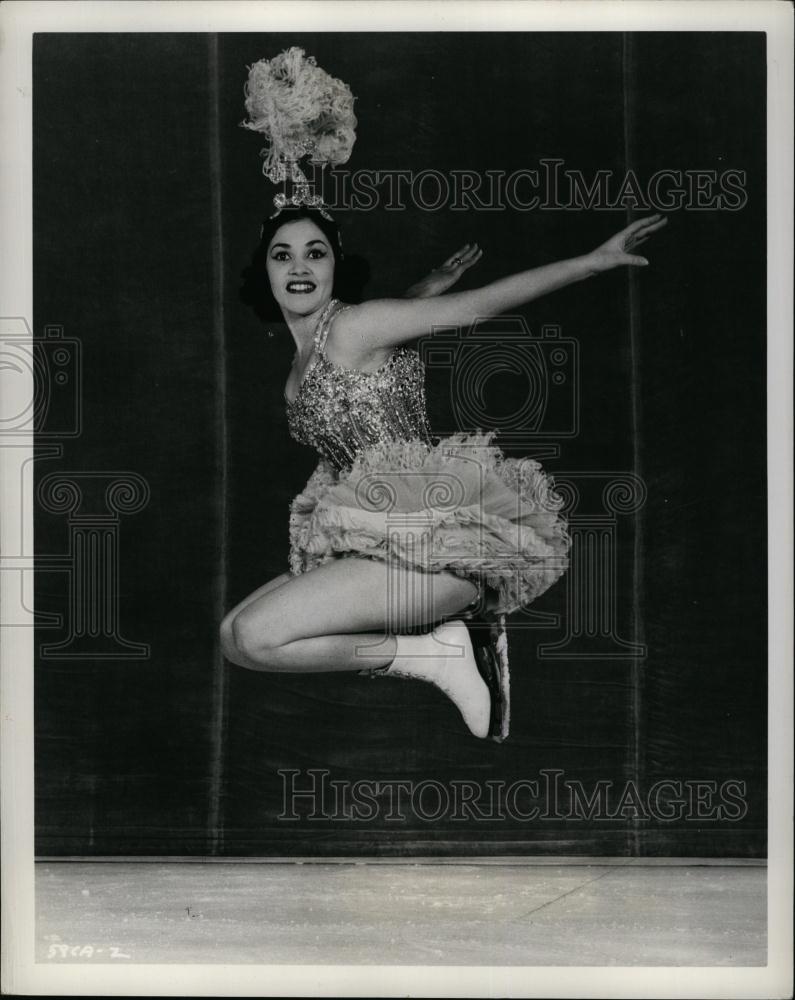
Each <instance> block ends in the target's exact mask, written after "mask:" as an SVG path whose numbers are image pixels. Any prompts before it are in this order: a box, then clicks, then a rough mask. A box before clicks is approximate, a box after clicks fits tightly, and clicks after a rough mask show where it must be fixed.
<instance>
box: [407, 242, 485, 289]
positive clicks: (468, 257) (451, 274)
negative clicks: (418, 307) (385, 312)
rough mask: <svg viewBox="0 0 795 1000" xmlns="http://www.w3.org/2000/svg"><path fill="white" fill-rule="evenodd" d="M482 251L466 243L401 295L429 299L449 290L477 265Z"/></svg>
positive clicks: (472, 244) (475, 245)
mask: <svg viewBox="0 0 795 1000" xmlns="http://www.w3.org/2000/svg"><path fill="white" fill-rule="evenodd" d="M482 256H483V251H482V250H481V249H480V248H479V247H478V245H477V243H467V244H465V245H464V246H462V247H461V249H460V250H457V251H456V252H455V253H454V254H453V255H452V256H451V257H448V258H447V260H446V261H445V262H444V264H442V265H441V267H437V268H436V269H435V270H433V271H431V273H430V274H428V275H426V276H425V277H424V278H422V279H421V280H420V281H418V282H417V283H416V284H414V285H412V286H411V288H409V289H408V290H407V291H406V292H404V294H403V298H404V299H429V298H432V297H433V296H435V295H441V294H442V292H446V291H447V289H448V288H451V287H452V286H453V285H454V284H455V283H456V282H457V281H458V279H459V278H460V277H461V275H462V274H463V273H464V271H466V270H468V269H469V268H470V267H472V265H473V264H477V262H478V261H479V260H480V258H481V257H482Z"/></svg>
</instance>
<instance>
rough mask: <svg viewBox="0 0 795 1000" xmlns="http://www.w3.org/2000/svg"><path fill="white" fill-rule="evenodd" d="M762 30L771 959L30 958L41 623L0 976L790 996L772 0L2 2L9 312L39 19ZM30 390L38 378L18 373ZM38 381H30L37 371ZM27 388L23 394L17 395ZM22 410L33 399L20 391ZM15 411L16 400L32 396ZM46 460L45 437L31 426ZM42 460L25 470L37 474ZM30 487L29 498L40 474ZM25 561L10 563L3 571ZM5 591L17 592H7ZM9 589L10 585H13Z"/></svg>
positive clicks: (15, 731)
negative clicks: (621, 962) (744, 963)
mask: <svg viewBox="0 0 795 1000" xmlns="http://www.w3.org/2000/svg"><path fill="white" fill-rule="evenodd" d="M269 30H273V31H281V32H283V31H291V30H294V31H296V32H299V31H335V32H340V31H342V32H344V31H350V32H361V31H391V30H399V31H412V30H417V31H449V30H456V31H462V30H464V31H473V32H478V31H495V30H504V31H595V32H596V31H598V32H610V31H764V32H766V33H767V45H768V120H767V125H768V138H767V163H768V166H767V185H768V193H767V198H768V216H767V218H768V237H767V240H768V243H767V252H768V267H769V273H768V287H767V307H768V375H767V391H768V403H767V406H768V456H767V458H768V490H769V493H768V515H769V520H768V524H769V543H768V545H769V616H770V617H769V665H770V671H769V687H768V704H769V735H770V740H769V765H770V767H769V787H768V803H769V855H768V888H769V894H768V928H769V935H768V947H769V953H768V954H769V963H768V965H767V966H766V967H754V968H740V967H735V966H731V967H728V966H727V967H710V968H694V967H690V966H688V967H682V968H676V967H662V968H651V967H645V968H643V967H637V968H636V967H632V968H621V967H596V968H592V967H571V966H565V967H552V966H544V967H538V966H534V967H527V968H524V967H523V968H511V967H482V966H476V967H438V966H428V967H425V966H417V967H415V966H391V967H384V966H375V965H372V966H338V965H334V966H318V965H310V966H286V965H276V966H264V965H262V966H257V965H239V966H226V965H211V964H208V965H171V964H168V965H125V966H124V967H123V968H118V967H115V966H110V965H93V964H92V965H86V964H79V965H66V964H59V965H45V964H36V962H35V958H34V892H33V884H34V883H33V880H34V857H33V843H34V840H33V819H34V817H33V779H34V775H33V734H34V731H33V635H32V634H31V632H30V631H29V630H26V629H18V628H17V629H10V630H5V631H4V632H2V634H0V654H1V655H2V660H1V661H0V668H1V670H2V673H1V674H0V685H1V686H0V697H1V698H2V705H1V709H2V786H1V787H0V795H1V799H0V807H1V810H2V811H1V816H2V862H3V865H2V916H3V918H4V919H3V931H2V933H3V939H2V989H3V992H5V993H20V994H28V995H42V994H50V995H101V994H104V995H119V996H122V995H143V996H145V995H159V996H164V995H174V996H185V995H191V996H224V995H238V996H296V995H300V996H340V997H341V996H373V997H375V996H425V997H436V996H439V997H442V996H460V997H469V996H482V997H485V996H506V997H508V996H510V997H513V996H516V997H614V998H619V997H698V998H704V997H760V998H772V997H779V996H781V997H784V996H791V989H792V978H791V976H792V910H791V906H792V899H793V896H792V815H793V813H792V805H793V796H792V785H793V766H792V705H793V683H792V598H793V588H792V543H793V532H792V524H793V522H792V499H793V493H792V314H793V299H792V272H793V250H792V246H793V229H792V206H793V200H792V181H793V170H792V162H793V158H792V149H793V146H792V120H793V91H792V71H793V57H792V41H793V9H792V6H791V5H790V4H789V3H783V2H776V0H757V2H744V0H721V2H712V0H656V2H654V0H652V2H633V0H628V2H618V0H615V2H611V0H585V2H579V0H563V2H546V0H535V2H534V0H507V2H500V0H497V2H494V0H489V2H483V3H480V2H477V0H431V2H428V0H422V2H414V0H402V2H381V3H378V4H373V3H364V2H361V0H359V2H357V0H306V2H304V0H292V2H290V0H286V2H275V0H274V2H269V0H263V2H248V3H241V2H231V0H225V2H207V0H204V2H203V0H193V2H180V3H175V2H105V0H96V2H91V3H84V2H60V0H58V2H36V0H32V2H26V0H9V2H5V3H3V4H2V6H1V7H0V135H1V136H2V153H0V156H1V157H2V178H1V180H2V185H1V187H0V224H1V225H2V233H3V243H4V248H5V253H4V256H3V262H2V268H1V269H0V303H1V305H0V314H1V315H2V316H4V317H8V316H19V317H25V318H26V319H27V320H28V323H30V322H31V320H32V177H31V167H32V128H31V108H32V37H33V33H34V32H37V31H49V32H54V31H63V32H79V31H109V32H138V31H150V32H180V31H183V32H184V31H191V32H214V31H218V32H228V31H241V32H245V31H251V32H257V33H261V32H263V31H269ZM18 386H19V390H20V392H21V393H23V392H24V391H25V387H24V385H22V384H21V383H18ZM28 388H29V390H30V393H29V395H30V396H32V386H29V387H28ZM21 402H22V403H23V404H24V398H23V399H22V400H21ZM20 409H21V407H20ZM16 412H19V411H18V410H17V411H16ZM19 445H20V447H22V448H23V449H24V448H26V447H27V448H28V454H29V457H30V458H31V459H32V454H33V448H32V441H27V442H26V441H24V440H21V441H20V442H19ZM14 451H15V461H14V463H12V464H9V463H8V462H7V461H6V454H5V453H4V449H2V448H0V462H2V463H3V467H2V468H0V472H1V473H2V477H0V478H1V479H2V487H0V489H1V490H2V492H1V493H0V497H1V498H2V499H1V501H0V504H1V506H0V551H4V552H14V551H16V549H17V547H16V544H15V542H14V539H15V538H17V537H18V533H19V531H20V526H21V527H22V530H23V531H24V532H25V534H26V537H32V525H33V514H32V509H30V508H29V509H21V507H20V496H21V495H22V491H21V489H20V482H19V479H18V471H17V469H18V464H17V461H16V459H18V458H19V455H20V454H21V452H19V450H18V449H16V448H15V449H14ZM31 465H32V462H28V463H27V464H26V465H25V466H24V469H25V470H26V472H25V473H24V475H26V476H29V477H31V478H32V471H31ZM24 495H26V496H31V491H30V489H27V490H25V491H24ZM14 575H15V574H7V573H6V574H0V583H2V586H3V587H4V588H5V587H8V586H9V585H10V583H11V581H10V580H8V579H6V578H8V577H12V576H14ZM6 596H7V597H8V596H9V594H8V592H7V591H6ZM2 597H3V593H2V592H0V599H2Z"/></svg>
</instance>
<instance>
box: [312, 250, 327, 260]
mask: <svg viewBox="0 0 795 1000" xmlns="http://www.w3.org/2000/svg"><path fill="white" fill-rule="evenodd" d="M309 256H310V257H311V258H312V260H322V259H323V258H324V257H325V256H326V251H325V250H310V251H309Z"/></svg>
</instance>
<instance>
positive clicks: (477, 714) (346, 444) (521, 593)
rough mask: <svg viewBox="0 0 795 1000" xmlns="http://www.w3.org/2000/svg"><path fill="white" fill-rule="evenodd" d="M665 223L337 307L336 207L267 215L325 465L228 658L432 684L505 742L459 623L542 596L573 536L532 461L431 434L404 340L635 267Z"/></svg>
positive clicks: (239, 614) (270, 256) (267, 247)
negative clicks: (542, 258) (504, 268)
mask: <svg viewBox="0 0 795 1000" xmlns="http://www.w3.org/2000/svg"><path fill="white" fill-rule="evenodd" d="M665 221H666V220H665V219H663V218H661V217H660V216H659V215H655V216H651V217H650V218H647V219H642V220H640V221H638V222H635V223H633V224H632V225H630V226H628V227H626V228H625V229H623V230H622V231H621V232H620V233H618V234H617V235H616V236H614V237H612V238H611V239H610V240H608V241H607V242H606V243H604V244H602V245H601V246H600V247H598V248H597V249H596V250H593V251H592V252H591V253H588V254H586V255H584V256H581V257H575V258H572V259H570V260H564V261H560V262H556V263H553V264H548V265H545V266H543V267H538V268H535V269H532V270H527V271H522V272H519V273H516V274H512V275H510V276H509V277H506V278H503V279H500V280H498V281H495V282H492V283H491V284H488V285H485V286H483V287H481V288H477V289H473V290H471V291H464V292H453V293H450V294H447V295H442V296H435V297H427V296H426V297H415V298H404V299H380V300H375V301H370V302H365V303H362V304H360V305H345V304H344V303H341V302H340V301H339V300H338V299H337V298H336V296H335V292H336V291H337V289H336V286H335V279H338V277H339V275H338V265H339V263H340V258H341V246H340V242H339V235H338V231H337V229H336V226H335V225H334V224H333V222H332V221H331V219H330V217H329V216H328V215H327V214H326V213H325V212H324V211H323V210H322V209H321V210H317V209H314V208H309V207H306V206H293V207H288V208H287V209H286V210H282V211H281V212H280V213H277V215H276V216H275V217H273V218H272V219H271V220H269V221H268V223H266V224H265V226H263V232H262V240H261V246H260V251H259V259H260V260H261V261H264V266H265V270H266V273H267V280H268V284H269V288H270V292H271V293H272V295H273V298H274V299H275V301H276V303H277V304H278V306H279V308H280V310H281V313H282V315H283V317H284V321H285V323H286V324H287V326H288V327H289V329H290V332H291V334H292V336H293V339H294V340H295V344H296V355H295V360H294V362H293V367H292V370H291V372H290V375H289V377H288V379H287V384H286V387H285V401H286V404H287V412H288V421H289V424H290V431H291V433H292V434H293V436H294V437H295V438H297V439H298V440H299V441H302V442H303V443H309V444H312V445H314V446H315V447H316V448H317V450H318V451H319V453H320V456H321V460H320V462H319V465H318V468H317V469H316V471H315V473H314V474H313V475H312V477H311V478H310V480H309V482H308V484H307V487H306V488H305V490H304V492H303V493H302V494H301V495H300V496H299V497H297V498H296V499H295V501H294V502H293V505H292V511H291V519H290V530H291V553H290V573H285V574H283V575H282V576H279V577H277V578H276V579H275V580H272V581H270V583H267V584H265V586H263V587H261V588H259V589H258V590H256V591H255V592H254V593H253V594H251V595H249V596H248V597H247V598H246V599H245V600H244V601H242V602H241V603H240V604H239V605H238V606H237V607H236V608H234V609H233V610H232V611H231V612H230V613H229V614H228V615H227V616H226V618H225V620H224V622H223V625H222V627H221V637H222V644H223V650H224V653H225V655H226V656H227V658H228V659H230V660H231V661H232V662H233V663H236V664H238V665H240V666H243V667H248V668H251V669H253V670H270V671H288V672H316V671H337V670H357V671H362V670H366V671H368V672H371V673H374V674H380V675H382V676H387V677H408V678H416V679H420V680H425V681H428V682H431V683H433V684H435V685H436V686H437V687H439V688H440V689H441V690H442V691H444V692H445V693H446V694H447V695H448V696H449V697H450V698H451V700H452V701H453V702H454V704H455V705H456V706H457V707H458V709H459V710H460V712H461V715H462V717H463V719H464V722H465V724H466V725H467V727H468V728H469V730H470V731H471V732H472V733H473V735H475V736H477V737H479V738H483V737H486V736H489V735H491V736H493V737H494V738H497V739H499V738H500V737H501V736H504V735H505V727H504V719H501V718H500V717H499V713H498V712H497V710H496V708H497V706H496V705H495V701H496V700H497V699H498V694H499V679H495V676H494V674H495V672H496V671H497V670H498V669H499V663H498V662H495V659H494V658H491V659H488V658H487V659H486V660H485V661H484V660H482V659H481V660H480V661H479V660H478V658H476V656H475V653H474V650H473V647H472V643H471V640H470V636H469V633H468V630H467V627H466V625H465V624H464V621H463V620H462V617H461V616H462V615H464V616H466V615H467V614H469V613H471V611H472V609H473V607H475V606H479V607H481V608H482V607H483V606H484V604H485V605H487V606H488V607H489V608H490V609H491V612H492V613H493V614H496V615H505V614H508V613H510V612H511V611H514V610H516V609H517V608H518V607H520V606H522V605H523V604H525V603H527V601H529V600H532V599H533V598H534V597H536V596H538V594H540V593H542V592H543V591H544V590H546V589H547V587H549V586H550V585H551V584H552V583H553V582H554V581H555V580H556V579H558V577H559V576H560V575H561V574H562V573H563V571H564V570H565V568H566V553H567V550H568V546H569V539H568V536H567V534H566V530H565V524H564V522H563V520H562V519H561V518H560V517H559V515H558V513H557V510H558V507H559V502H558V501H557V498H556V497H555V495H554V493H552V492H551V491H550V489H549V483H548V481H547V480H546V477H545V476H544V475H543V472H542V471H541V470H540V467H539V466H538V463H536V462H532V461H529V460H525V461H520V460H516V459H505V458H504V456H503V455H502V453H501V452H500V451H499V449H498V448H496V447H495V446H493V445H492V444H491V435H489V434H485V435H484V434H475V435H454V436H452V437H449V438H446V439H442V441H440V442H438V443H436V444H434V443H433V442H432V440H431V436H430V431H429V429H428V425H427V419H426V415H425V398H424V389H423V385H422V364H421V362H420V360H419V356H418V355H417V353H416V352H415V351H413V350H410V349H409V348H408V347H406V343H407V342H408V341H411V340H414V339H416V338H418V337H420V336H422V335H425V334H428V333H430V332H432V330H433V329H438V328H440V327H444V328H446V329H448V330H449V329H450V327H464V326H470V325H471V324H472V323H474V322H475V321H476V320H482V319H485V318H488V317H493V316H497V315H499V314H500V313H503V312H506V311H508V310H511V309H514V308H517V307H519V306H522V305H524V304H525V303H527V302H530V301H532V300H533V299H536V298H538V297H539V296H541V295H545V294H547V293H548V292H552V291H555V290H556V289H559V288H563V287H565V286H566V285H569V284H572V283H574V282H577V281H581V280H584V279H585V278H588V277H591V276H593V275H596V274H599V273H602V272H604V271H608V270H611V269H612V268H615V267H619V266H622V265H629V266H643V265H645V264H647V263H648V261H647V260H646V259H645V258H643V257H640V256H637V255H636V254H633V253H631V252H630V251H631V250H633V249H635V248H637V247H638V246H639V245H640V244H641V243H643V242H645V240H646V239H648V237H649V236H650V235H651V234H652V233H653V232H655V231H657V230H658V229H660V228H661V227H662V226H663V225H664V224H665ZM254 266H255V268H256V260H255V264H254ZM261 277H262V278H263V279H264V275H262V276H261ZM420 295H422V293H421V292H420ZM434 496H435V497H436V498H437V500H436V502H434ZM439 622H442V624H440V625H439V624H437V625H436V627H435V628H434V629H433V630H432V631H431V632H430V633H427V634H407V633H408V632H409V631H410V630H411V629H416V627H417V626H428V625H433V624H434V623H439ZM479 667H480V669H479ZM486 668H488V669H486Z"/></svg>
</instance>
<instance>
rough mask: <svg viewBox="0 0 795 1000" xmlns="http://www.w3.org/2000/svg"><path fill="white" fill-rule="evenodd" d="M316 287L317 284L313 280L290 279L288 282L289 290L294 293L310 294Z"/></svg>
mask: <svg viewBox="0 0 795 1000" xmlns="http://www.w3.org/2000/svg"><path fill="white" fill-rule="evenodd" d="M316 288H317V285H315V284H314V282H312V281H290V282H288V283H287V291H288V292H290V293H291V294H293V295H308V294H309V293H310V292H314V290H315V289H316Z"/></svg>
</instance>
